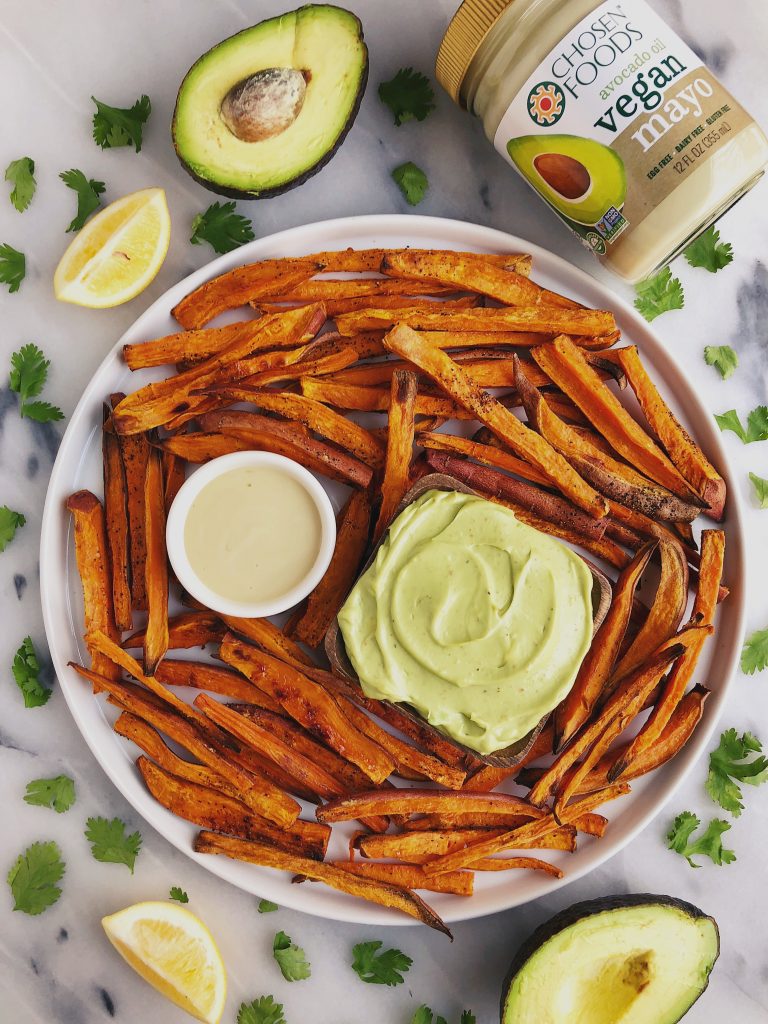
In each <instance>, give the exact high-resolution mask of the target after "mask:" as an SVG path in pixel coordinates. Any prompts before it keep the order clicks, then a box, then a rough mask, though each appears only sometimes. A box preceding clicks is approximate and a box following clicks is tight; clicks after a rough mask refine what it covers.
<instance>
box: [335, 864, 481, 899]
mask: <svg viewBox="0 0 768 1024" xmlns="http://www.w3.org/2000/svg"><path fill="white" fill-rule="evenodd" d="M332 863H333V866H334V867H337V868H341V870H342V871H348V872H349V873H350V874H353V875H359V876H360V877H361V878H373V879H374V880H375V881H377V882H391V883H392V884H393V885H402V886H405V888H407V889H428V890H429V891H430V892H447V893H451V894H452V895H454V896H471V895H472V892H473V888H474V886H473V884H472V882H473V879H472V874H471V872H469V871H453V872H451V874H445V875H437V876H435V877H433V878H430V877H429V875H427V874H426V873H425V871H424V869H423V868H422V867H421V866H420V865H418V864H376V863H375V862H373V861H360V860H358V861H349V860H336V861H332Z"/></svg>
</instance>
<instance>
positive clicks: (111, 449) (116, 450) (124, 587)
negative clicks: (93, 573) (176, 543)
mask: <svg viewBox="0 0 768 1024" xmlns="http://www.w3.org/2000/svg"><path fill="white" fill-rule="evenodd" d="M109 414H110V407H109V406H107V405H105V406H104V419H105V422H106V420H107V419H108V417H109ZM101 449H102V460H103V467H104V523H105V529H106V536H107V549H108V551H109V565H110V568H111V577H112V607H113V608H114V613H115V626H116V627H117V629H118V630H119V631H121V632H122V631H123V630H125V629H132V628H133V616H132V614H131V555H130V542H129V534H128V504H127V501H128V497H127V489H126V484H125V469H124V467H123V460H122V458H121V456H120V445H119V442H118V440H117V438H116V437H115V435H114V433H113V432H112V431H111V430H106V429H105V430H104V431H103V433H102V437H101Z"/></svg>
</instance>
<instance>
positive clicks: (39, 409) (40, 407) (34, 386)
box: [8, 344, 64, 423]
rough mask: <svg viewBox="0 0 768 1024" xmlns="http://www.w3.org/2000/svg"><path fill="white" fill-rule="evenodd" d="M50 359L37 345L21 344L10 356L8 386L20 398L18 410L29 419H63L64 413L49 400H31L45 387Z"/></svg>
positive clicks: (39, 421)
mask: <svg viewBox="0 0 768 1024" xmlns="http://www.w3.org/2000/svg"><path fill="white" fill-rule="evenodd" d="M50 365H51V361H50V359H46V358H45V355H44V354H43V351H42V349H40V348H38V347H37V345H33V344H29V345H22V347H21V348H20V349H19V351H18V352H14V353H13V355H12V356H11V374H10V378H9V382H8V384H9V387H10V389H11V391H15V392H16V394H17V395H18V396H19V398H20V399H21V404H20V407H19V412H20V413H21V415H22V416H24V417H26V418H27V419H30V420H37V422H38V423H48V422H50V421H51V420H61V419H64V413H63V412H62V411H61V409H59V408H58V406H55V405H51V403H50V402H31V401H30V399H31V398H37V396H38V395H39V394H40V393H41V392H42V390H43V388H44V387H45V382H46V380H47V379H48V367H49V366H50Z"/></svg>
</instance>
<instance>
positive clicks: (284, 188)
mask: <svg viewBox="0 0 768 1024" xmlns="http://www.w3.org/2000/svg"><path fill="white" fill-rule="evenodd" d="M342 10H345V11H346V8H342ZM346 13H347V14H349V16H350V17H351V18H354V20H355V21H356V22H357V25H358V32H359V35H360V39H361V40H363V41H364V35H363V23H362V22H361V21H360V19H359V18H358V17H357V15H356V14H353V13H352V11H346ZM242 31H244V32H247V31H248V29H243V30H242ZM236 34H238V33H236ZM222 42H224V40H222ZM220 45H221V43H216V45H215V46H212V47H211V48H210V49H209V50H206V51H205V53H204V54H202V55H201V56H200V57H198V59H197V60H196V61H195V63H194V64H193V65H192V67H191V68H190V69H189V71H188V72H187V75H188V74H189V73H190V72H191V71H192V69H193V68H195V67H196V66H197V65H198V64H199V63H200V61H202V60H205V58H206V57H207V56H208V55H209V54H210V53H212V52H213V51H214V50H216V49H217V48H218V47H219V46H220ZM369 63H370V62H369V58H368V48H367V47H365V66H364V67H363V71H362V74H361V76H360V86H359V88H358V90H357V97H356V98H355V103H354V106H353V107H352V109H351V110H350V112H349V117H348V118H347V122H346V124H345V125H344V127H343V128H342V130H341V134H340V135H339V137H338V138H337V139H336V142H335V143H334V144H333V145H332V146H331V148H330V149H329V150H328V152H327V153H326V154H325V155H324V156H322V157H321V158H320V159H319V160H318V161H317V163H316V164H313V166H312V167H310V168H309V169H308V170H306V171H305V172H304V173H303V174H299V175H297V177H295V178H293V179H292V180H291V181H287V182H285V184H283V185H277V186H275V187H274V188H265V189H261V190H260V191H258V192H247V191H243V190H241V189H237V188H228V187H227V186H226V185H219V184H217V183H216V182H215V181H212V180H211V179H210V178H204V177H202V176H201V175H199V174H197V173H196V172H195V171H193V170H192V168H191V167H190V166H189V164H187V162H186V161H185V160H184V157H183V156H182V155H181V153H180V152H179V147H178V145H177V142H176V111H177V109H178V95H177V98H176V105H175V106H174V110H173V118H172V119H171V139H172V141H173V149H174V152H175V153H176V157H177V158H178V161H179V163H180V164H181V166H182V167H183V168H184V170H185V171H186V172H187V174H188V175H189V176H190V178H192V179H194V181H196V182H197V184H198V185H202V186H203V188H206V189H208V191H209V192H215V193H216V195H219V196H226V197H227V199H270V198H272V196H279V195H282V194H283V193H284V192H290V190H291V189H293V188H297V187H298V186H299V185H303V184H304V182H305V181H308V180H309V178H311V177H313V176H314V175H315V174H317V173H318V171H321V170H322V169H323V168H324V167H325V165H326V164H327V163H328V161H329V160H330V159H331V157H333V156H335V155H336V151H337V149H338V148H339V146H341V144H342V142H343V141H344V140H345V139H346V137H347V135H348V134H349V130H350V128H351V127H352V125H353V124H354V123H355V119H356V118H357V115H358V113H359V111H360V104H361V103H362V101H363V96H364V95H365V90H366V87H367V85H368V71H369ZM187 75H185V76H184V79H182V85H183V84H184V80H185V79H186V77H187ZM180 93H181V86H179V94H180Z"/></svg>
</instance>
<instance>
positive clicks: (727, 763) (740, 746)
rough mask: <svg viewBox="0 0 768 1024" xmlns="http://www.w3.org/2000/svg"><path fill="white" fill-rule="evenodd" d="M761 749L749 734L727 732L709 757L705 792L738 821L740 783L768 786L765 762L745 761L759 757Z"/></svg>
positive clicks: (767, 765)
mask: <svg viewBox="0 0 768 1024" xmlns="http://www.w3.org/2000/svg"><path fill="white" fill-rule="evenodd" d="M762 752H763V745H762V743H760V741H759V740H758V739H757V738H756V737H755V736H753V735H752V734H751V733H749V732H745V733H744V734H743V735H742V736H741V737H739V735H738V734H737V732H736V730H735V729H726V731H725V732H724V733H722V734H721V736H720V743H719V744H718V745H717V748H716V749H715V750H713V751H712V753H711V754H710V755H709V773H708V774H707V781H706V789H707V792H708V793H709V795H710V796H711V797H712V799H713V800H714V801H715V803H716V804H720V806H721V807H722V808H723V809H724V810H726V811H730V812H731V814H732V815H733V816H734V817H735V818H738V817H739V815H740V814H741V812H742V811H743V810H744V804H743V803H742V794H741V789H740V788H739V783H740V782H743V783H745V784H746V785H748V786H760V785H762V784H763V783H764V782H768V758H765V757H754V758H752V760H751V761H748V760H747V758H748V757H749V755H750V754H762Z"/></svg>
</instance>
